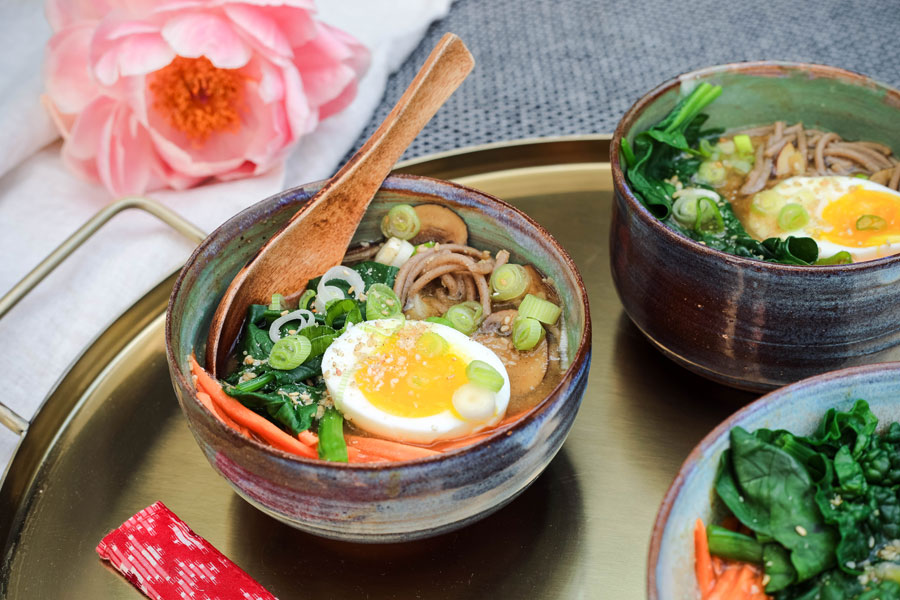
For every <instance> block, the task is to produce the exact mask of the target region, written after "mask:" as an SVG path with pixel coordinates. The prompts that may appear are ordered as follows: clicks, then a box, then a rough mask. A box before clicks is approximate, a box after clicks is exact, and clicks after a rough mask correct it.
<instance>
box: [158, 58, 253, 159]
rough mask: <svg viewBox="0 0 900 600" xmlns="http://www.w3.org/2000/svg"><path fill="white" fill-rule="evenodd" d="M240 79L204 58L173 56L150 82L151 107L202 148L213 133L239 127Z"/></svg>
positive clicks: (240, 77) (234, 72) (233, 73)
mask: <svg viewBox="0 0 900 600" xmlns="http://www.w3.org/2000/svg"><path fill="white" fill-rule="evenodd" d="M242 84H243V77H242V76H241V74H240V73H239V72H238V70H237V69H220V68H218V67H215V66H213V64H212V63H211V62H210V61H209V59H208V58H206V57H205V56H201V57H199V58H184V57H183V56H176V57H175V59H174V60H173V61H172V62H171V63H169V64H168V65H167V66H165V67H163V68H162V69H160V70H159V71H157V72H156V73H155V74H154V75H153V78H152V79H151V81H150V84H149V87H150V92H151V93H152V94H153V98H154V101H153V108H154V109H156V110H157V111H158V112H159V113H161V114H162V115H163V116H164V117H165V118H166V120H167V121H168V122H169V124H170V125H171V126H172V127H173V128H175V129H177V130H178V131H181V132H182V133H184V134H185V135H186V136H187V137H188V139H190V140H191V142H192V143H193V145H194V146H202V145H203V143H204V142H206V140H207V139H208V138H209V136H210V135H212V134H213V133H218V132H220V131H231V132H236V131H238V130H239V129H240V128H241V116H240V109H241V106H242V100H243V98H242V90H243V85H242Z"/></svg>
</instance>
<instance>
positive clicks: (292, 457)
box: [165, 173, 592, 472]
mask: <svg viewBox="0 0 900 600" xmlns="http://www.w3.org/2000/svg"><path fill="white" fill-rule="evenodd" d="M396 180H400V181H409V182H419V183H422V184H424V185H425V186H429V187H432V188H433V189H434V190H435V191H440V189H442V188H446V187H450V188H456V189H458V190H461V191H463V192H466V193H474V194H476V195H477V196H479V197H480V199H483V200H487V201H488V202H489V203H496V204H497V205H499V207H500V208H501V209H503V210H505V211H510V212H512V213H514V214H516V215H517V216H518V217H519V218H521V219H524V221H525V223H526V224H527V225H529V226H530V227H532V228H533V229H535V230H536V231H537V232H538V234H539V235H540V237H541V238H543V239H544V240H545V241H547V243H548V244H549V245H550V247H551V248H552V249H554V250H555V251H557V252H558V253H559V255H560V256H561V257H562V264H563V266H564V267H565V268H567V269H569V271H570V272H571V273H572V274H573V275H574V280H575V284H576V290H575V291H576V293H577V296H579V297H580V298H581V302H582V305H583V306H584V331H583V332H582V336H581V340H580V341H579V344H578V348H577V349H576V351H575V355H574V357H573V359H572V361H571V363H570V364H569V366H568V367H567V368H566V370H565V371H564V372H563V374H562V377H561V378H560V380H559V382H558V383H557V384H556V385H555V386H554V387H553V389H552V390H550V391H549V392H548V393H547V395H546V396H545V397H544V398H543V399H542V400H541V401H540V402H539V403H538V404H536V405H535V406H534V407H532V408H531V409H530V410H529V411H528V413H527V414H526V415H525V416H524V417H522V418H520V419H519V420H517V421H516V422H514V423H513V424H512V425H510V426H508V427H506V428H496V429H495V430H494V431H493V432H491V433H490V435H488V437H486V438H484V439H481V440H479V441H477V442H474V443H472V444H469V445H466V446H462V447H460V448H455V449H452V450H449V451H446V452H441V453H440V454H437V455H434V456H427V457H423V458H417V459H413V460H404V461H391V462H378V463H339V462H329V461H324V460H321V459H318V458H316V459H312V458H306V457H303V456H299V455H297V454H292V453H290V452H286V451H284V450H281V449H278V448H275V447H273V446H270V445H268V444H264V443H262V442H259V441H257V440H255V439H253V438H247V437H244V436H243V435H241V434H240V433H239V432H237V431H236V430H234V429H233V428H231V427H229V426H227V425H226V424H225V423H223V422H222V421H221V420H220V419H218V418H216V417H215V416H213V414H212V413H211V412H210V411H209V409H207V408H206V406H204V405H203V403H202V402H200V401H199V400H198V399H197V392H196V389H195V388H194V386H193V383H192V381H191V379H190V378H189V377H187V376H186V375H185V373H184V372H182V369H181V364H180V362H179V360H178V359H177V358H176V356H175V351H174V348H173V345H172V335H173V333H172V332H173V327H174V320H173V318H172V308H173V306H174V304H175V298H176V297H177V296H179V294H180V292H181V287H182V284H183V283H184V279H185V277H186V275H187V272H188V270H189V267H190V266H192V265H193V264H194V263H195V261H196V260H197V258H198V257H199V256H200V255H201V254H203V253H204V252H205V251H206V249H207V248H208V247H209V246H211V245H212V244H213V241H214V240H215V239H216V238H217V237H218V236H219V235H221V234H222V233H223V232H224V230H225V228H226V226H228V225H229V224H230V223H232V222H234V221H235V220H237V219H239V218H241V217H242V216H246V215H247V213H249V212H251V211H253V210H254V209H256V208H257V207H258V206H259V205H260V204H262V203H264V202H270V201H276V199H277V198H282V197H284V196H287V195H290V194H293V193H296V192H297V191H298V190H302V189H304V188H316V186H319V187H321V185H322V184H324V183H325V181H326V180H320V181H313V182H309V183H304V184H301V185H298V186H295V187H292V188H288V189H285V190H282V191H281V192H278V193H276V194H273V195H272V196H269V197H267V198H264V199H263V200H260V201H259V202H255V203H253V204H251V205H250V206H248V207H247V208H245V209H243V210H241V211H240V212H238V213H236V214H234V215H232V216H231V217H230V218H228V219H227V220H226V221H224V222H223V223H222V224H221V225H219V226H218V227H216V228H215V229H214V230H213V231H212V232H211V233H210V234H209V235H207V236H206V238H205V239H204V240H203V241H202V242H201V243H200V244H199V245H198V246H197V247H196V248H195V249H194V251H193V252H192V253H191V255H190V257H189V258H188V259H187V261H186V262H185V264H184V267H182V269H181V271H180V272H179V274H178V278H177V280H176V281H175V285H174V286H173V287H172V293H171V294H170V295H169V301H168V303H167V305H166V324H165V342H166V361H167V362H168V364H169V369H170V373H171V374H172V376H173V377H174V378H175V379H177V383H178V384H179V385H181V386H182V388H183V389H186V390H188V391H189V394H188V395H189V396H190V398H191V400H192V401H193V402H194V403H195V404H196V405H197V406H199V407H200V409H201V414H203V418H205V419H206V420H207V421H208V422H212V423H213V424H212V427H216V428H218V429H219V430H220V431H224V432H225V435H226V436H231V438H232V440H234V441H235V442H238V443H242V444H243V443H249V444H250V445H251V447H254V448H256V449H258V450H262V451H263V452H266V453H268V454H270V455H271V456H272V457H273V458H278V459H281V460H288V461H290V462H294V463H299V464H300V465H302V466H304V467H308V468H311V469H316V470H322V471H329V470H331V469H341V470H351V471H357V472H366V471H375V472H385V471H392V470H397V469H401V468H407V467H410V466H422V465H430V464H433V463H438V462H442V461H444V460H447V459H449V458H455V457H458V456H460V455H463V454H467V453H468V452H471V451H474V450H477V449H479V448H482V447H484V446H486V445H488V444H491V443H493V442H495V441H497V440H498V439H501V438H505V437H507V436H509V435H512V433H513V432H514V431H517V430H520V429H524V428H525V427H526V426H527V425H528V424H530V423H532V422H533V421H534V420H535V419H536V418H537V416H538V415H539V414H541V413H543V412H545V411H546V410H547V409H548V407H549V406H550V404H551V400H552V399H553V398H554V397H555V396H556V395H557V393H558V392H559V391H560V390H561V389H563V388H564V387H565V386H568V385H570V384H571V382H572V379H573V378H574V377H575V374H576V373H577V372H578V371H579V370H580V369H581V368H582V367H583V366H584V365H585V363H586V361H587V360H588V359H589V357H590V352H591V338H592V330H591V312H590V304H589V300H588V294H587V288H586V287H585V285H584V280H583V279H582V277H581V273H580V272H579V271H578V268H577V266H576V265H575V261H574V260H572V257H571V256H569V253H568V252H566V250H565V249H564V248H563V247H562V245H561V244H560V243H559V242H558V241H557V240H556V238H555V237H554V236H553V234H551V233H550V232H549V231H547V230H546V229H545V228H544V227H543V226H542V225H541V224H540V223H538V222H537V221H535V220H534V219H532V218H531V217H530V216H528V215H527V214H526V213H525V212H523V211H521V210H519V209H518V208H516V207H515V206H513V205H511V204H509V203H507V202H505V201H503V200H501V199H500V198H497V197H496V196H493V195H491V194H488V193H487V192H483V191H481V190H478V189H475V188H472V187H469V186H465V185H462V184H459V183H456V182H454V181H448V180H445V179H436V178H433V177H425V176H422V175H408V174H403V173H392V174H391V175H389V176H388V177H387V178H386V179H385V180H384V182H382V184H381V186H380V187H379V191H380V190H381V189H382V188H383V187H384V186H385V185H386V184H389V183H390V182H391V181H396ZM434 195H435V196H438V197H441V198H443V197H442V196H441V195H440V194H438V193H435V194H434ZM566 399H568V397H567V398H566Z"/></svg>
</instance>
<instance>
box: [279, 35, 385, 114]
mask: <svg viewBox="0 0 900 600" xmlns="http://www.w3.org/2000/svg"><path fill="white" fill-rule="evenodd" d="M316 25H317V30H318V33H319V35H317V36H316V37H315V38H314V39H313V40H312V41H310V42H309V43H307V44H304V45H303V46H302V47H300V48H298V49H297V50H296V58H295V60H294V64H296V65H297V69H298V70H299V71H300V74H301V77H302V78H303V88H304V90H305V91H306V94H307V96H308V97H309V102H310V104H312V105H313V106H321V105H324V104H326V103H328V102H330V101H332V100H335V99H336V98H338V97H339V96H341V95H342V94H344V91H345V89H346V88H347V86H348V85H350V84H351V83H354V82H355V81H356V79H357V78H358V77H359V76H361V75H362V72H363V71H364V70H365V69H366V68H367V67H368V61H369V54H368V51H367V50H366V49H365V48H364V47H363V46H362V45H361V44H359V43H358V42H356V40H354V39H353V38H352V37H351V36H349V35H347V34H345V33H344V32H342V31H340V30H338V29H335V28H333V27H329V26H327V25H324V24H322V23H317V24H316ZM345 105H346V103H345ZM320 118H324V116H320Z"/></svg>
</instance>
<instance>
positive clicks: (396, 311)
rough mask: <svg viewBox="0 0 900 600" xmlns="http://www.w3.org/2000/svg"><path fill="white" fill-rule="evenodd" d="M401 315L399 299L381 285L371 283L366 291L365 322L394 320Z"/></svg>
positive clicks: (390, 290)
mask: <svg viewBox="0 0 900 600" xmlns="http://www.w3.org/2000/svg"><path fill="white" fill-rule="evenodd" d="M401 315H403V310H402V307H401V306H400V298H398V297H397V294H395V293H394V290H392V289H391V288H389V287H388V286H386V285H385V284H383V283H373V284H372V285H371V286H369V289H368V291H366V321H374V320H375V319H394V318H396V317H399V316H401Z"/></svg>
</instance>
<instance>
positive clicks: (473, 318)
mask: <svg viewBox="0 0 900 600" xmlns="http://www.w3.org/2000/svg"><path fill="white" fill-rule="evenodd" d="M481 310H482V309H481V306H479V307H478V313H476V311H475V310H474V309H473V308H472V307H471V306H466V303H463V304H457V305H455V306H451V307H450V308H449V309H447V313H446V314H445V315H444V318H445V319H447V320H448V321H450V326H451V327H453V329H456V330H457V331H460V332H462V333H464V334H466V335H472V334H473V333H475V330H476V329H478V324H479V319H480V318H481V314H480V313H481Z"/></svg>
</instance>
